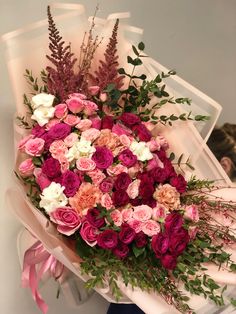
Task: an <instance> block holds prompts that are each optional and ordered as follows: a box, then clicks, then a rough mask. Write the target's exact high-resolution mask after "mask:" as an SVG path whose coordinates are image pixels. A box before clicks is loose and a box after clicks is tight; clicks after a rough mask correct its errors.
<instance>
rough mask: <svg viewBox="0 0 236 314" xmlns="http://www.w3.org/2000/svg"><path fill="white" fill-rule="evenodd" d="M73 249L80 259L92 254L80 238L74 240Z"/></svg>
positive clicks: (90, 249)
mask: <svg viewBox="0 0 236 314" xmlns="http://www.w3.org/2000/svg"><path fill="white" fill-rule="evenodd" d="M75 249H76V252H77V253H78V255H79V256H80V257H81V258H84V257H88V256H90V254H91V252H92V248H91V247H90V246H89V245H88V244H87V243H86V242H85V241H84V240H83V239H82V238H80V237H79V238H78V239H76V246H75Z"/></svg>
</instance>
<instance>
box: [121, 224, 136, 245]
mask: <svg viewBox="0 0 236 314" xmlns="http://www.w3.org/2000/svg"><path fill="white" fill-rule="evenodd" d="M134 238H135V231H134V229H133V228H131V227H130V226H129V225H128V224H123V225H122V226H121V230H120V233H119V239H120V241H121V242H123V243H125V244H129V243H131V242H132V241H133V240H134Z"/></svg>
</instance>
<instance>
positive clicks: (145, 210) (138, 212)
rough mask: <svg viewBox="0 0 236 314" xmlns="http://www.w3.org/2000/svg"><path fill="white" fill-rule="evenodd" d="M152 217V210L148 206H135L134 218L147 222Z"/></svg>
mask: <svg viewBox="0 0 236 314" xmlns="http://www.w3.org/2000/svg"><path fill="white" fill-rule="evenodd" d="M151 217H152V208H151V207H149V206H147V205H140V206H134V212H133V218H134V219H137V220H139V221H146V220H148V219H150V218H151Z"/></svg>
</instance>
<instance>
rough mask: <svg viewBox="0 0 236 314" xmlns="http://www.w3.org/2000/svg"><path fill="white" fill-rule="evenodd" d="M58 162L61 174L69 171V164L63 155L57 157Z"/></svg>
mask: <svg viewBox="0 0 236 314" xmlns="http://www.w3.org/2000/svg"><path fill="white" fill-rule="evenodd" d="M58 161H59V163H60V165H61V173H64V172H66V171H67V170H69V168H70V163H69V161H68V159H67V158H66V156H64V155H61V156H59V159H58Z"/></svg>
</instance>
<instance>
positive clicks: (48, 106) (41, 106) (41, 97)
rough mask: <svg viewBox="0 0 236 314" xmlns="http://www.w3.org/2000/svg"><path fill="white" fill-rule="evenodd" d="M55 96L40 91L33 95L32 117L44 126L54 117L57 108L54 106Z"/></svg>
mask: <svg viewBox="0 0 236 314" xmlns="http://www.w3.org/2000/svg"><path fill="white" fill-rule="evenodd" d="M54 99H55V96H53V95H51V94H46V93H40V94H38V95H35V96H33V97H32V107H33V111H34V112H33V115H32V116H31V119H33V120H36V121H37V122H38V124H39V125H40V126H44V125H45V124H47V123H48V121H49V120H50V119H51V118H53V116H54V112H55V108H54V107H53V102H54Z"/></svg>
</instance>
